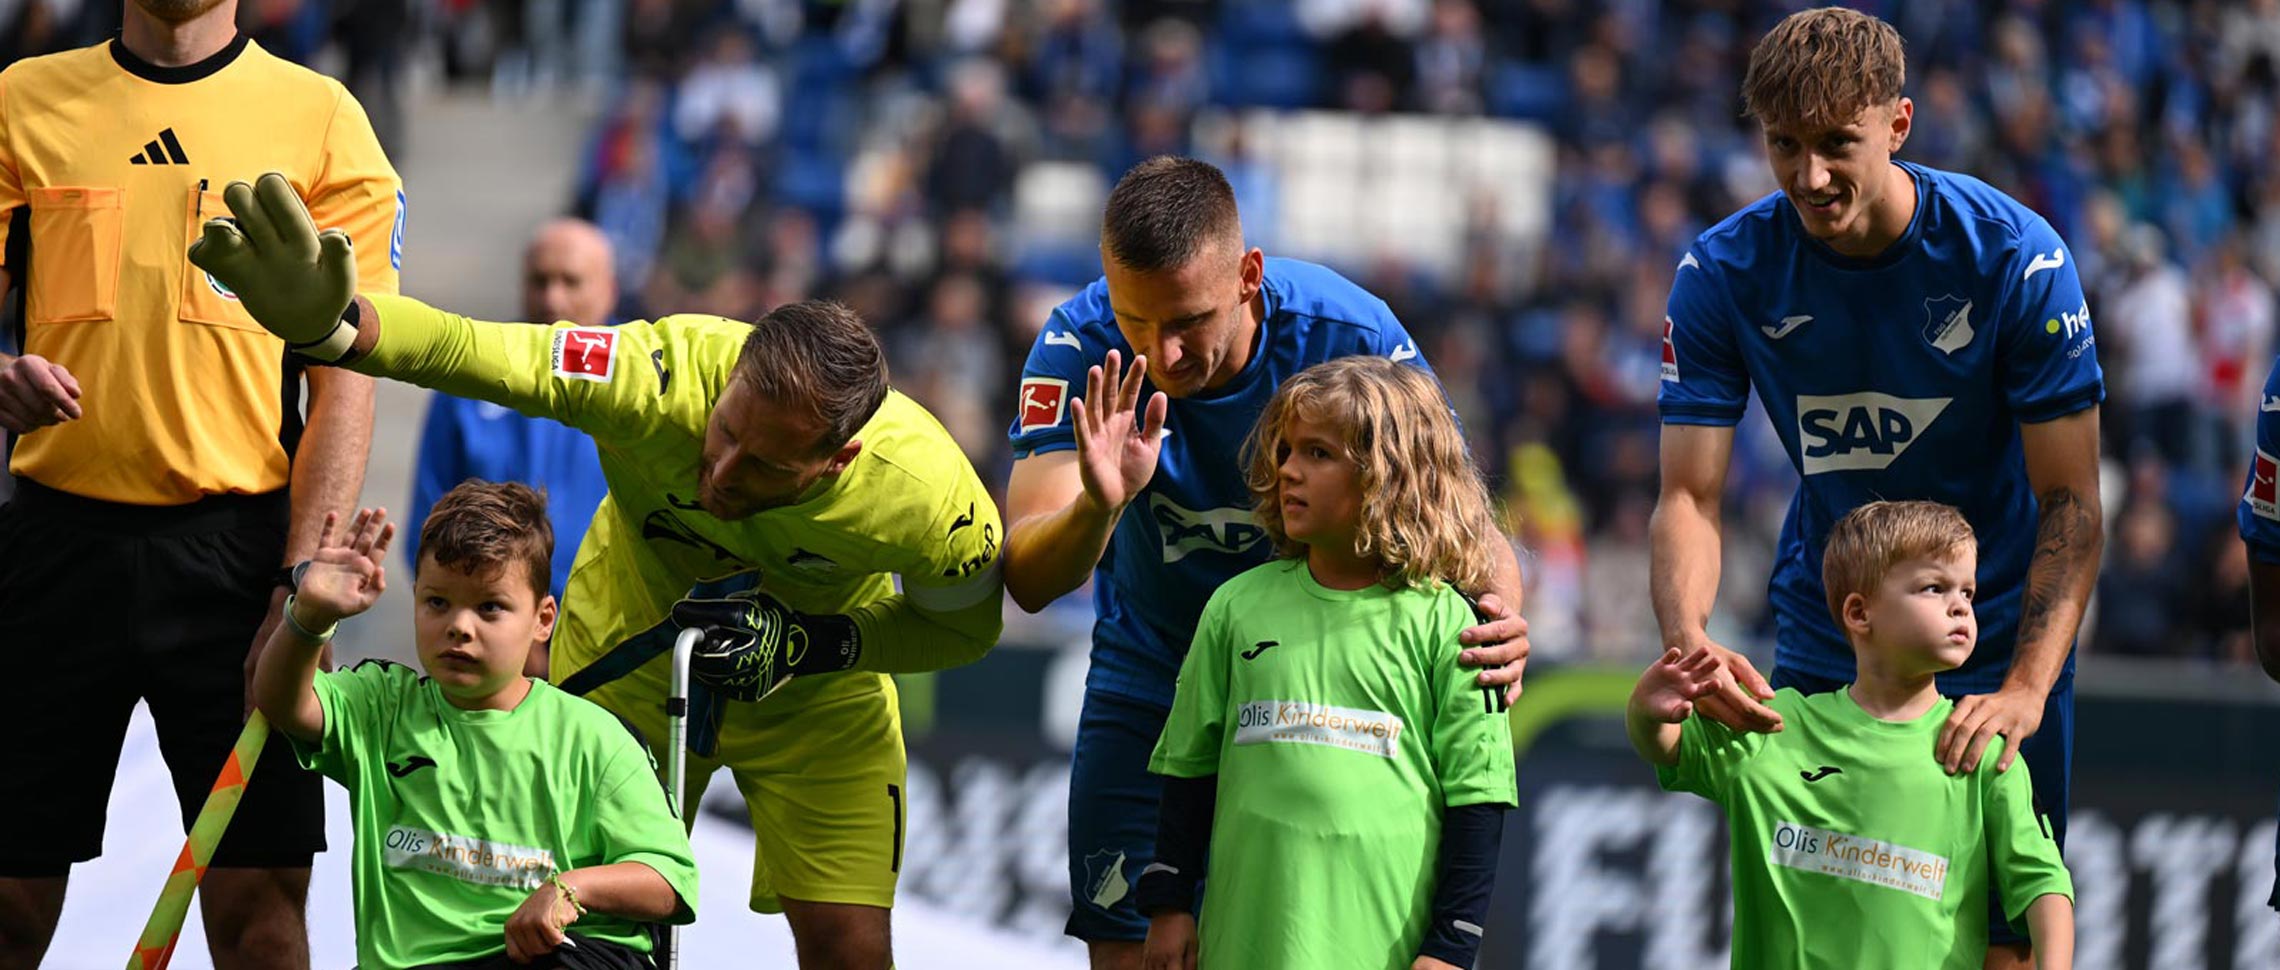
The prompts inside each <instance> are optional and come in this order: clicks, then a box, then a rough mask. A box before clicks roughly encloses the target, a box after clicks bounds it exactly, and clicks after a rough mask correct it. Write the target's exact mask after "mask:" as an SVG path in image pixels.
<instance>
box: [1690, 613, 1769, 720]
mask: <svg viewBox="0 0 2280 970" xmlns="http://www.w3.org/2000/svg"><path fill="white" fill-rule="evenodd" d="M1685 652H1686V653H1687V654H1688V655H1689V656H1691V655H1693V654H1696V653H1707V654H1709V655H1711V656H1713V657H1716V658H1717V659H1718V668H1717V670H1716V672H1715V676H1716V678H1717V681H1718V689H1717V690H1716V691H1713V692H1712V693H1710V694H1708V695H1706V696H1704V697H1702V698H1701V701H1700V703H1698V704H1696V705H1695V706H1696V707H1697V708H1699V709H1700V710H1701V712H1702V715H1703V716H1704V717H1707V718H1709V719H1711V720H1713V721H1716V722H1718V723H1720V724H1723V725H1725V726H1727V727H1730V728H1733V729H1734V730H1736V731H1749V732H1752V733H1756V734H1772V733H1774V732H1777V731H1780V730H1781V715H1780V714H1779V713H1777V712H1776V711H1774V709H1773V708H1770V707H1767V706H1766V705H1765V702H1766V701H1770V700H1772V699H1773V685H1771V684H1768V683H1766V680H1765V676H1764V675H1763V674H1760V673H1758V671H1757V667H1756V665H1754V664H1751V663H1750V658H1748V657H1745V656H1742V655H1741V654H1740V653H1737V652H1735V651H1733V650H1728V649H1726V647H1725V646H1723V645H1721V644H1719V643H1717V642H1716V641H1713V640H1711V639H1709V638H1708V637H1703V638H1701V639H1700V640H1699V642H1697V643H1695V644H1693V645H1691V646H1689V647H1687V648H1686V650H1685Z"/></svg>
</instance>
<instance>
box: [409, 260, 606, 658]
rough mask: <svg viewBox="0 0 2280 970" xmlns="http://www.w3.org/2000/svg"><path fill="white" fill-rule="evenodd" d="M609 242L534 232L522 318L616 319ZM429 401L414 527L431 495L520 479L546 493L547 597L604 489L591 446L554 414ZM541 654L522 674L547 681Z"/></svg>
mask: <svg viewBox="0 0 2280 970" xmlns="http://www.w3.org/2000/svg"><path fill="white" fill-rule="evenodd" d="M611 258H612V254H611V252H610V241H609V237H607V236H604V235H602V232H601V230H600V229H597V228H595V227H594V226H593V225H592V224H591V223H587V222H583V221H580V220H577V219H558V220H555V221H553V222H549V223H547V224H546V225H544V226H540V227H539V230H538V232H537V233H536V234H535V235H533V236H532V237H531V241H530V248H529V249H527V250H525V251H524V253H523V317H524V319H527V320H530V321H531V322H533V323H539V324H552V323H554V322H556V321H559V320H568V321H570V322H571V323H575V324H577V325H579V326H583V327H600V326H606V325H609V324H612V323H615V322H616V321H615V320H614V319H613V318H612V317H611V314H610V310H611V308H612V307H615V306H616V305H617V299H618V287H617V274H616V273H615V272H614V271H613V270H612V268H611V267H612V266H613V265H614V264H613V263H612V262H611ZM431 402H432V403H430V404H429V405H428V415H427V428H426V430H424V431H422V432H421V434H420V457H419V470H418V471H417V472H416V473H415V475H414V477H413V484H412V507H411V513H412V514H411V515H409V516H407V517H406V518H405V519H404V521H406V522H420V521H423V520H425V519H426V518H427V511H428V509H429V508H431V507H433V506H434V505H435V502H436V499H438V498H440V497H442V495H443V493H445V492H447V491H450V490H451V487H452V486H454V485H457V484H459V483H460V482H462V481H465V480H466V479H470V478H480V479H484V480H486V481H495V482H496V481H516V482H523V483H525V484H528V485H530V486H532V487H534V488H541V489H544V490H545V491H546V508H547V516H548V518H550V519H552V520H553V522H554V563H553V567H554V575H553V577H552V584H553V592H554V595H555V596H557V597H559V596H561V595H562V590H563V587H564V586H565V585H566V584H567V583H568V581H569V579H570V563H571V561H572V560H574V559H576V558H577V556H578V540H579V539H580V538H582V537H584V536H585V534H586V525H587V523H589V522H591V521H593V518H594V509H595V508H596V507H597V506H599V505H601V504H602V496H603V495H606V494H608V493H609V483H607V482H605V481H603V480H602V463H601V459H600V457H599V456H597V455H596V454H595V453H594V440H593V439H592V438H589V437H587V436H586V435H585V434H584V433H582V432H579V431H575V430H572V429H571V428H570V427H569V426H567V425H564V424H562V423H560V422H558V421H555V420H553V419H552V418H532V417H525V416H523V415H521V414H517V413H515V412H513V411H510V410H507V409H506V408H503V407H500V406H498V405H496V404H492V403H490V402H488V401H470V400H468V399H466V398H459V397H452V396H451V395H448V394H437V395H435V396H434V397H433V398H432V399H431ZM406 538H407V541H406V542H405V543H404V557H405V558H406V559H407V560H409V561H411V562H413V563H417V562H419V559H420V547H419V536H417V535H412V534H407V536H406ZM546 658H547V651H546V648H545V645H543V644H541V645H540V646H538V647H537V648H535V649H533V650H532V651H531V653H530V659H529V661H528V662H526V663H525V664H524V672H525V673H527V674H529V675H531V676H533V677H544V676H546Z"/></svg>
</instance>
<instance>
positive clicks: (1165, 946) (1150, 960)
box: [1140, 910, 1196, 970]
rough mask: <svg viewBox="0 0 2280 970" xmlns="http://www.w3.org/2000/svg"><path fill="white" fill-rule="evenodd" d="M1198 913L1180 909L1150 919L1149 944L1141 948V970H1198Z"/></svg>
mask: <svg viewBox="0 0 2280 970" xmlns="http://www.w3.org/2000/svg"><path fill="white" fill-rule="evenodd" d="M1195 956H1196V940H1195V914H1194V913H1183V912H1179V911H1177V910H1174V911H1171V912H1164V913H1157V914H1156V915H1155V916H1152V917H1150V918H1149V919H1148V942H1146V943H1143V944H1141V946H1140V967H1141V970H1195Z"/></svg>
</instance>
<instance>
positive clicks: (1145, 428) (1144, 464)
mask: <svg viewBox="0 0 2280 970" xmlns="http://www.w3.org/2000/svg"><path fill="white" fill-rule="evenodd" d="M1122 363H1123V355H1121V354H1119V353H1118V352H1116V351H1113V350H1111V351H1109V352H1108V360H1107V361H1105V362H1104V363H1101V364H1096V365H1094V366H1093V367H1092V368H1090V369H1088V370H1086V371H1085V396H1083V397H1081V398H1078V399H1077V400H1075V401H1073V402H1071V403H1070V405H1069V410H1070V415H1071V422H1070V423H1071V424H1072V425H1073V426H1074V427H1075V429H1076V433H1077V469H1078V471H1079V472H1080V474H1081V475H1082V476H1083V479H1084V485H1085V493H1086V494H1088V495H1091V496H1092V497H1093V500H1094V501H1097V502H1099V503H1100V504H1101V506H1102V507H1103V508H1107V509H1111V510H1122V509H1123V508H1124V506H1125V505H1127V504H1129V503H1130V502H1131V501H1132V498H1133V496H1136V495H1139V494H1140V490H1141V489H1143V488H1146V487H1147V486H1148V480H1149V479H1151V478H1154V477H1155V476H1156V455H1157V454H1158V453H1159V452H1160V451H1162V450H1163V446H1164V415H1165V414H1166V413H1167V412H1168V411H1169V409H1170V408H1171V399H1170V398H1168V397H1165V396H1164V392H1162V391H1157V392H1156V393H1154V394H1152V395H1150V396H1149V397H1148V408H1147V411H1146V413H1145V414H1143V413H1141V412H1140V409H1139V404H1140V381H1141V378H1143V377H1145V376H1146V375H1147V373H1148V357H1147V355H1145V354H1142V355H1140V356H1137V357H1134V358H1133V359H1132V369H1131V371H1130V372H1126V371H1125V370H1124V369H1123V367H1122V366H1121V365H1122Z"/></svg>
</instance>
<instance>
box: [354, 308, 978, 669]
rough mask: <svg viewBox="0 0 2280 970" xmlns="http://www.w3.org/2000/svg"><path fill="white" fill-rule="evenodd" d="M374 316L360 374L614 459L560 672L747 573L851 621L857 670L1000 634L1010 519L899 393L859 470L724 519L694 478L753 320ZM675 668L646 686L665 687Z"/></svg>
mask: <svg viewBox="0 0 2280 970" xmlns="http://www.w3.org/2000/svg"><path fill="white" fill-rule="evenodd" d="M372 303H373V305H374V308H375V309H376V310H377V311H378V313H377V316H378V317H379V319H380V321H381V324H382V325H381V330H380V337H379V341H378V343H377V344H376V345H375V346H374V347H373V349H372V352H371V354H370V356H369V357H366V358H365V359H363V360H360V361H358V362H357V363H356V364H355V365H354V367H355V369H356V370H359V371H363V372H365V373H369V374H373V375H376V376H383V377H391V378H395V379H397V380H403V381H408V382H410V383H414V384H419V385H421V386H424V387H430V388H434V389H436V390H439V391H442V392H445V393H448V394H455V395H459V396H462V397H471V398H477V399H480V400H485V401H491V402H493V403H496V404H500V405H504V406H506V407H509V408H513V409H515V410H517V411H520V412H522V413H524V414H528V415H533V416H545V417H550V418H554V419H555V420H558V421H561V422H563V423H565V424H568V425H570V426H571V427H574V428H577V429H579V430H581V431H584V432H586V433H587V434H588V435H590V436H592V437H593V439H594V442H595V444H596V445H597V446H598V449H599V452H600V455H601V463H602V473H603V476H604V477H605V478H606V479H607V480H608V482H609V487H610V494H609V497H608V498H607V499H606V500H605V501H604V502H603V503H602V506H601V508H600V509H599V510H598V511H597V512H596V513H595V519H594V522H593V525H592V527H591V528H590V530H589V531H588V533H587V535H586V537H585V540H584V542H583V543H582V544H581V546H580V549H579V553H578V559H577V562H576V564H575V565H574V566H573V568H572V570H571V579H570V583H569V588H568V591H567V592H566V593H565V596H564V603H563V611H564V616H563V620H562V623H561V625H560V626H559V627H557V629H556V631H555V635H554V642H553V660H552V663H553V670H554V673H555V675H556V677H557V678H558V679H559V678H561V677H563V676H564V675H566V674H569V673H572V672H575V671H578V670H580V669H582V668H583V667H584V666H585V665H587V664H589V663H591V662H592V661H593V660H594V659H595V658H597V657H599V656H601V655H602V654H603V653H606V652H608V651H609V650H611V649H612V648H614V647H616V646H617V645H618V644H619V643H621V642H624V641H625V640H626V639H628V638H630V637H633V636H635V635H637V634H640V633H643V632H645V631H647V630H650V629H651V628H653V627H655V626H657V625H658V624H659V623H661V622H663V621H664V620H665V618H666V616H667V614H668V613H669V612H670V611H671V608H672V605H673V603H674V602H675V601H676V600H678V599H680V598H681V597H682V596H685V595H687V594H688V592H689V588H690V587H691V586H692V585H693V584H696V583H699V582H708V581H712V580H719V579H724V578H727V577H730V576H736V575H740V574H747V573H756V574H757V575H758V577H759V581H760V589H761V590H762V591H764V592H766V593H768V594H769V595H771V596H774V597H776V598H777V599H779V600H782V601H783V602H784V603H785V604H786V605H788V606H791V607H792V608H794V609H797V610H801V611H804V612H810V613H843V614H851V615H854V616H855V617H856V620H857V624H858V626H859V627H860V628H861V629H862V631H863V657H862V659H861V661H860V662H859V663H858V668H859V669H860V670H868V671H882V672H888V673H894V672H903V671H915V670H926V669H935V668H937V667H940V666H946V665H949V664H947V663H944V662H941V661H940V657H941V656H942V654H943V653H944V652H945V651H941V650H934V649H933V648H930V647H929V641H932V642H933V643H934V644H935V646H937V647H938V646H940V644H941V643H943V642H945V641H956V642H958V643H959V644H960V645H961V646H960V647H959V648H957V649H953V650H949V651H946V652H949V653H959V654H963V656H962V658H961V659H960V660H959V661H958V662H962V661H963V660H971V659H973V657H974V656H978V655H979V654H980V652H981V651H982V650H985V649H987V647H988V645H989V644H990V643H994V641H995V640H996V636H997V633H998V630H999V628H1000V626H1001V625H1002V614H1001V607H1000V596H999V593H1000V590H1001V589H1002V588H1003V580H1002V577H1001V576H1000V574H999V568H998V547H999V544H1000V541H1001V539H1002V528H1003V527H1002V526H1001V524H1000V522H999V518H998V513H997V508H996V506H995V504H994V503H993V502H992V500H991V498H990V495H989V493H988V491H987V490H986V489H985V488H984V487H983V486H982V482H981V479H980V478H979V476H977V475H976V474H975V473H974V469H973V466H972V465H971V464H970V463H969V462H968V461H967V460H966V456H965V454H964V452H963V451H962V450H961V449H960V448H959V447H958V444H957V442H956V441H955V440H953V439H952V438H951V437H950V434H949V433H948V432H947V431H945V430H944V429H943V427H942V425H941V424H940V422H938V421H936V420H935V419H934V416H933V415H931V414H929V413H927V411H926V409H925V408H923V407H921V406H920V405H919V404H918V403H917V402H914V401H912V400H911V399H910V398H908V397H905V396H904V395H902V394H901V393H899V392H890V393H889V394H888V395H887V397H886V400H885V401H884V402H883V403H882V404H881V405H880V406H879V409H878V411H877V413H875V414H873V415H872V417H871V419H870V420H869V421H868V422H866V423H865V424H864V425H863V426H862V428H861V429H859V430H858V431H857V432H856V435H855V437H856V438H857V439H858V440H860V441H861V442H862V443H863V447H862V449H861V451H860V452H859V453H858V454H857V456H856V458H855V460H854V461H853V462H852V463H850V464H849V465H848V466H847V467H846V469H845V470H844V471H842V472H841V473H840V474H838V475H837V476H836V477H834V478H832V479H828V480H826V482H825V483H824V484H822V485H821V486H820V487H819V489H818V490H817V491H816V492H815V493H813V494H811V495H809V496H808V497H806V498H805V499H803V500H802V501H800V502H798V503H796V504H792V505H788V506H784V507H780V508H774V509H770V510H767V511H764V512H761V513H759V514H757V515H753V516H751V517H749V518H745V519H741V520H737V521H733V522H727V521H722V520H720V519H716V518H714V517H712V516H711V515H710V514H707V513H706V512H704V511H703V510H702V509H700V508H699V507H698V506H697V502H696V497H697V470H698V466H699V464H700V457H699V456H700V453H701V449H702V446H703V442H704V435H705V426H706V423H707V421H708V420H709V419H710V417H711V414H712V409H713V403H714V402H715V401H717V400H718V399H719V398H720V394H721V392H722V390H723V389H724V388H725V387H726V386H727V384H728V381H729V375H730V372H731V370H732V369H733V368H734V366H735V363H736V360H737V357H738V355H739V354H740V353H741V351H742V349H743V345H744V340H745V337H746V335H748V334H749V333H751V325H750V324H748V323H743V322H740V321H735V320H729V319H725V318H721V317H713V316H705V315H697V314H689V315H679V316H668V317H662V318H659V319H658V320H656V321H654V322H648V321H643V322H634V323H627V324H624V325H621V326H617V327H576V326H571V325H568V324H559V325H555V326H551V327H549V326H541V325H534V324H525V323H490V322H485V321H480V320H470V319H467V318H465V317H461V316H457V315H454V314H449V313H444V312H442V311H438V310H434V309H432V308H429V307H427V306H424V305H422V304H420V303H418V302H417V301H414V300H410V299H406V298H401V297H386V296H381V297H373V298H372ZM570 538H571V537H567V536H564V537H558V539H559V541H569V540H570ZM894 577H900V578H901V589H900V590H899V591H898V590H897V589H896V584H895V581H894ZM977 644H978V646H976V645H977ZM930 651H931V652H930ZM663 666H664V665H662V664H651V665H648V666H647V667H645V668H644V669H643V670H642V671H641V675H640V676H638V677H636V678H635V679H636V680H639V681H651V680H654V681H656V682H657V683H656V686H658V687H659V688H662V686H663V682H662V678H663V674H664V671H663V670H662V669H661V668H662V667H663ZM880 680H881V678H879V677H878V676H877V675H876V674H870V675H865V674H862V673H859V672H858V673H853V674H848V675H828V676H820V677H809V678H796V679H795V680H794V682H793V683H792V684H790V685H787V686H786V687H785V688H784V689H783V690H781V691H779V692H778V693H777V694H776V695H775V696H772V697H770V698H769V699H768V700H767V701H766V702H764V703H763V704H762V705H758V706H760V707H764V708H770V709H774V708H777V707H778V706H779V705H785V704H797V703H800V702H801V701H802V699H803V698H805V699H812V698H813V697H814V695H816V694H818V693H821V692H828V693H831V694H843V693H846V692H851V691H866V690H877V689H878V688H879V683H880Z"/></svg>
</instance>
